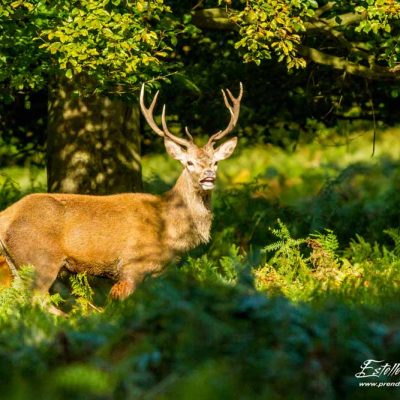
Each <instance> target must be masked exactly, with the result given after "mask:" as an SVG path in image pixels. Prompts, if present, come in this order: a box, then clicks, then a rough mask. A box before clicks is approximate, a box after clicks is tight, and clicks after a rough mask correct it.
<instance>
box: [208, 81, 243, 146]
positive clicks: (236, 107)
mask: <svg viewBox="0 0 400 400" xmlns="http://www.w3.org/2000/svg"><path fill="white" fill-rule="evenodd" d="M221 92H222V96H223V97H224V103H225V106H226V108H227V109H228V110H229V112H230V114H231V120H230V121H229V124H228V126H227V127H226V128H225V129H224V130H223V131H218V132H217V133H214V135H212V136H211V137H210V139H208V142H207V145H208V146H212V145H213V143H214V142H216V141H217V140H220V139H222V138H223V137H224V136H226V135H227V134H228V133H229V132H232V131H233V129H234V128H235V126H236V123H237V120H238V118H239V112H240V101H241V100H242V96H243V85H242V82H240V92H239V96H238V97H236V98H235V97H234V96H233V94H232V93H231V91H230V90H229V89H226V93H228V96H229V98H230V100H231V101H232V103H233V105H230V103H229V101H228V98H227V97H226V93H225V91H224V90H223V89H221Z"/></svg>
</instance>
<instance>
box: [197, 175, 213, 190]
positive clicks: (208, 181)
mask: <svg viewBox="0 0 400 400" xmlns="http://www.w3.org/2000/svg"><path fill="white" fill-rule="evenodd" d="M214 182H215V178H204V179H202V180H201V181H200V185H201V187H202V188H203V189H204V190H210V189H212V188H213V187H214Z"/></svg>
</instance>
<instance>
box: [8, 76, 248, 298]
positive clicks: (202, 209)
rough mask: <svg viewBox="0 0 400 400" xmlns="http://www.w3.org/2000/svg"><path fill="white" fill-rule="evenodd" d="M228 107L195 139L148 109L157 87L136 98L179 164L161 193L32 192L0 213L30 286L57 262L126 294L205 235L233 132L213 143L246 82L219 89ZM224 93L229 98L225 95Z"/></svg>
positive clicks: (12, 263) (52, 273) (12, 256)
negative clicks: (200, 140) (219, 121)
mask: <svg viewBox="0 0 400 400" xmlns="http://www.w3.org/2000/svg"><path fill="white" fill-rule="evenodd" d="M221 91H222V95H223V100H224V103H225V106H226V107H227V109H228V111H229V113H230V120H229V123H228V125H227V127H226V128H225V129H223V130H219V131H218V132H216V133H214V134H213V135H211V136H210V137H209V139H208V142H207V143H206V144H205V145H204V146H202V147H199V146H197V145H196V144H195V143H194V140H193V136H192V135H191V134H190V132H189V129H188V128H187V127H186V128H185V132H186V135H187V137H188V138H187V139H186V138H182V137H179V136H175V135H174V134H172V133H171V132H170V130H169V129H168V126H167V123H166V106H165V105H164V106H163V108H162V115H161V124H162V128H160V127H159V126H158V125H157V124H156V122H155V121H154V117H153V111H154V108H155V106H156V102H157V98H158V95H159V91H157V93H156V94H155V96H154V98H153V100H152V102H151V104H150V106H149V107H148V108H147V107H146V105H145V100H144V96H145V85H144V84H143V85H142V87H141V91H140V97H139V103H140V108H141V111H142V113H143V116H144V118H145V119H146V121H147V123H148V124H149V126H150V128H151V129H152V130H153V131H154V132H155V133H156V134H157V135H159V136H161V137H162V138H163V140H164V145H165V148H166V151H167V153H168V154H169V155H170V156H171V157H172V158H173V159H175V160H178V161H179V162H180V163H181V164H182V166H183V170H182V173H181V174H180V176H179V178H178V179H177V181H176V183H175V185H174V186H173V187H172V189H170V190H169V191H167V192H165V193H163V194H161V195H153V194H148V193H122V194H113V195H105V196H96V195H81V194H64V193H35V194H30V195H27V196H25V197H23V198H22V199H20V200H19V201H17V202H16V203H14V204H12V205H11V206H9V207H8V208H6V209H5V210H4V211H2V212H1V213H0V254H1V255H2V258H3V261H2V262H3V263H4V260H5V263H6V264H7V265H8V267H9V268H10V271H11V272H12V275H13V276H14V277H15V276H18V271H19V269H20V268H21V267H22V266H24V265H31V266H33V268H34V273H35V279H34V282H33V289H34V290H35V291H36V292H39V293H47V292H48V291H49V289H50V287H51V286H52V284H53V283H54V281H55V280H56V278H57V276H58V274H59V273H60V271H61V270H62V269H67V270H68V271H70V272H72V273H86V274H88V275H95V276H105V277H108V278H111V279H112V280H113V281H114V284H113V286H112V287H111V290H110V293H109V296H110V297H111V299H119V300H122V299H125V298H126V297H128V296H129V295H130V294H132V293H133V292H134V291H135V289H136V288H137V286H138V285H139V284H140V283H141V282H142V281H143V280H144V278H145V277H146V276H156V275H158V274H160V273H162V272H163V271H164V269H165V268H166V266H167V265H168V264H169V263H171V262H173V261H174V260H176V259H177V258H178V257H179V256H181V255H182V254H183V253H185V252H187V251H189V250H191V249H193V248H195V247H196V246H198V245H199V244H201V243H206V242H208V241H209V240H210V230H211V224H212V219H213V214H212V209H211V193H212V191H213V189H214V186H215V181H216V173H217V164H218V162H219V161H221V160H224V159H226V158H228V157H230V156H231V155H232V153H233V151H234V150H235V147H236V145H237V137H232V138H230V139H228V140H227V141H226V142H224V143H223V144H220V145H219V146H218V147H216V148H215V144H216V143H217V142H218V141H220V140H221V139H223V138H225V137H226V136H227V135H228V134H229V133H230V132H231V131H233V129H234V128H235V126H236V124H237V121H238V117H239V111H240V102H241V99H242V95H243V86H242V84H241V83H240V91H239V95H238V96H237V97H234V96H233V95H232V93H231V92H230V91H229V89H226V90H223V89H222V90H221ZM228 98H229V100H228Z"/></svg>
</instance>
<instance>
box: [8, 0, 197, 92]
mask: <svg viewBox="0 0 400 400" xmlns="http://www.w3.org/2000/svg"><path fill="white" fill-rule="evenodd" d="M3 3H4V4H3V7H2V10H1V12H0V26H1V30H0V54H1V58H0V70H1V75H0V83H2V84H3V88H4V87H6V88H7V89H8V91H6V92H5V93H4V90H3V91H2V96H3V97H4V96H11V95H13V93H15V91H17V90H18V91H29V90H32V89H33V90H38V89H40V88H43V87H44V86H45V85H46V84H47V81H48V79H54V78H56V77H57V76H58V77H59V76H65V77H66V78H68V79H72V78H73V77H76V79H78V80H81V81H82V82H83V86H81V89H82V90H88V91H90V92H93V90H94V89H95V88H97V90H98V91H114V92H115V91H118V90H119V91H125V92H126V91H127V90H130V88H131V87H132V85H133V86H134V85H136V84H137V82H138V81H142V80H148V79H150V78H154V77H159V76H160V75H161V76H163V75H165V74H166V73H167V72H168V70H169V69H170V68H171V67H172V66H174V67H175V68H176V66H175V65H174V64H171V63H169V64H167V63H165V64H164V63H163V60H164V59H165V58H166V57H167V56H168V54H169V53H170V52H171V51H172V47H171V46H173V45H174V44H175V43H176V40H177V39H176V36H177V35H178V34H179V33H182V32H183V31H184V30H185V29H186V28H185V27H183V26H182V25H180V24H179V21H177V20H176V19H175V18H174V16H173V14H172V13H171V8H170V7H169V6H167V5H165V4H164V2H163V1H162V0H159V1H154V2H145V1H138V2H121V1H109V0H105V1H94V0H85V1H79V2H77V1H75V2H69V1H61V2H56V3H54V2H50V1H30V2H29V1H13V2H9V1H3ZM188 29H190V27H188ZM16 34H17V35H16ZM117 86H118V88H117ZM8 99H9V100H10V97H8Z"/></svg>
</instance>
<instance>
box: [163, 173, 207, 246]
mask: <svg viewBox="0 0 400 400" xmlns="http://www.w3.org/2000/svg"><path fill="white" fill-rule="evenodd" d="M164 198H165V201H166V212H167V215H166V220H167V221H168V226H169V229H168V231H169V236H170V239H171V240H172V241H174V242H175V246H174V247H175V248H177V249H179V250H182V251H186V250H188V249H191V248H194V247H196V246H197V245H198V244H200V243H201V242H203V243H206V242H208V241H209V239H210V230H211V222H212V211H211V193H210V192H209V191H204V190H202V189H201V188H200V187H198V186H196V185H195V184H194V183H193V181H192V179H191V177H190V175H189V172H188V171H187V170H186V169H185V170H184V171H183V172H182V174H181V175H180V177H179V178H178V180H177V182H176V184H175V186H174V187H173V188H172V189H171V190H170V191H169V192H167V193H165V195H164ZM179 250H178V251H179Z"/></svg>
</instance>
